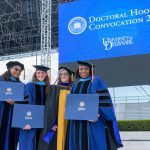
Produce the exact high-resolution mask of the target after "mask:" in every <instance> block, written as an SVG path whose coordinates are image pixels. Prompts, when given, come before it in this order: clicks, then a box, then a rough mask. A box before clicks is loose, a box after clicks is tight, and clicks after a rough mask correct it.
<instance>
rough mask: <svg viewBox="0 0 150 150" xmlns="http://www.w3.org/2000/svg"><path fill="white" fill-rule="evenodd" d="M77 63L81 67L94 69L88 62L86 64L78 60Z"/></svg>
mask: <svg viewBox="0 0 150 150" xmlns="http://www.w3.org/2000/svg"><path fill="white" fill-rule="evenodd" d="M77 63H78V65H79V66H80V65H83V66H88V67H90V68H92V67H95V66H93V65H92V64H91V63H90V62H87V61H80V60H78V61H77Z"/></svg>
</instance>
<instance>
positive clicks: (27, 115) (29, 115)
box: [25, 111, 32, 120]
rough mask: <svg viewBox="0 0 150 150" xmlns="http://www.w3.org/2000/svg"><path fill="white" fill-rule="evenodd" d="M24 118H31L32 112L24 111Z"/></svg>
mask: <svg viewBox="0 0 150 150" xmlns="http://www.w3.org/2000/svg"><path fill="white" fill-rule="evenodd" d="M25 120H32V112H31V111H27V112H26V116H25Z"/></svg>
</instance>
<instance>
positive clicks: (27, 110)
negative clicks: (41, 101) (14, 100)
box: [12, 104, 45, 128]
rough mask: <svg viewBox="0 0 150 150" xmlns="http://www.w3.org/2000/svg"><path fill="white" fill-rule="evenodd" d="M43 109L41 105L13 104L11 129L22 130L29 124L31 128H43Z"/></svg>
mask: <svg viewBox="0 0 150 150" xmlns="http://www.w3.org/2000/svg"><path fill="white" fill-rule="evenodd" d="M44 108H45V106H43V105H29V104H15V105H14V110H13V119H12V127H15V128H24V127H25V125H27V124H29V125H30V126H31V128H43V126H44Z"/></svg>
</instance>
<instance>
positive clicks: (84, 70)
mask: <svg viewBox="0 0 150 150" xmlns="http://www.w3.org/2000/svg"><path fill="white" fill-rule="evenodd" d="M79 75H80V77H81V78H87V77H88V76H89V75H90V68H89V67H87V66H79Z"/></svg>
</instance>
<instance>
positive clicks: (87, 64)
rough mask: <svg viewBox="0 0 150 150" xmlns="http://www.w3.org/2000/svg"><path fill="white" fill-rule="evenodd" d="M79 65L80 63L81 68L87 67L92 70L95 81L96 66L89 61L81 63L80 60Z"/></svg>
mask: <svg viewBox="0 0 150 150" xmlns="http://www.w3.org/2000/svg"><path fill="white" fill-rule="evenodd" d="M77 63H78V65H79V66H87V67H89V68H90V69H91V72H92V81H93V79H94V67H95V66H94V65H93V64H91V63H90V62H88V61H80V60H78V61H77Z"/></svg>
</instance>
